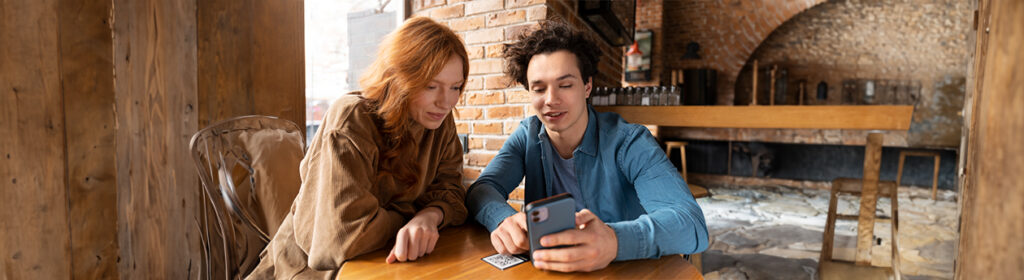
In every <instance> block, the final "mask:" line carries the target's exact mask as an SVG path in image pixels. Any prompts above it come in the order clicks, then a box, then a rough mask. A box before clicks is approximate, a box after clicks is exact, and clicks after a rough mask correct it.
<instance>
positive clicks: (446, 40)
mask: <svg viewBox="0 0 1024 280" xmlns="http://www.w3.org/2000/svg"><path fill="white" fill-rule="evenodd" d="M452 56H458V57H459V58H461V59H462V76H463V77H462V79H463V80H464V81H465V80H466V79H467V77H468V76H469V56H468V55H467V54H466V46H465V45H464V44H463V43H462V40H461V39H459V36H458V35H455V32H453V31H452V30H451V29H448V27H446V26H444V25H441V24H439V23H437V22H435V21H433V20H431V19H429V18H425V17H414V18H411V19H408V20H406V21H405V23H404V24H402V26H401V27H399V28H398V29H397V30H395V31H394V32H392V33H391V34H388V36H387V37H386V38H385V39H384V41H383V42H381V44H380V50H379V51H378V53H377V59H376V60H374V62H373V64H371V65H370V67H369V68H368V69H367V71H366V73H365V74H364V75H363V76H362V78H361V79H360V80H359V84H360V86H362V88H363V90H362V95H363V96H364V97H365V98H366V99H368V100H369V101H370V105H371V107H372V108H373V110H375V112H376V114H377V115H378V116H379V117H380V118H381V119H382V120H383V122H384V124H383V131H384V134H385V139H386V141H387V144H388V145H387V147H386V148H384V149H382V153H381V160H380V165H381V166H380V167H381V168H380V169H379V170H380V173H381V175H385V174H392V175H394V176H395V177H396V178H397V179H399V180H400V181H402V182H404V183H407V184H409V185H410V186H412V185H415V184H416V183H417V182H416V181H417V179H418V178H417V174H418V173H419V168H418V166H416V164H415V162H413V161H411V160H406V161H404V162H399V161H400V160H401V159H402V157H403V156H409V155H412V154H414V153H416V151H415V147H414V146H413V144H412V143H413V139H411V135H410V134H409V131H410V128H411V126H412V125H413V122H414V121H413V120H412V118H411V115H410V114H411V113H410V109H409V99H410V97H411V96H412V95H413V94H418V93H419V92H420V91H422V90H424V89H425V88H426V87H427V85H428V84H429V83H430V81H431V80H433V79H434V77H435V76H437V74H438V73H440V72H441V69H443V68H444V66H445V63H447V62H448V59H450V58H451V57H452Z"/></svg>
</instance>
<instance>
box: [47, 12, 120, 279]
mask: <svg viewBox="0 0 1024 280" xmlns="http://www.w3.org/2000/svg"><path fill="white" fill-rule="evenodd" d="M112 5H113V3H112V2H111V1H71V0H62V1H60V4H59V7H58V15H59V21H60V27H59V28H60V31H61V32H60V64H61V67H60V71H61V73H60V76H61V80H62V88H63V92H64V100H65V102H64V108H63V110H64V119H65V123H66V124H67V125H66V127H67V130H66V133H67V172H68V176H67V192H68V197H67V200H68V208H69V209H70V211H69V217H68V225H69V230H70V232H71V236H70V239H71V275H72V278H75V279H111V278H116V277H117V265H116V264H117V185H116V182H115V175H116V174H115V172H116V170H115V164H114V162H115V159H114V155H115V149H114V132H115V131H114V128H115V126H116V124H115V123H114V72H113V71H114V64H113V58H112V55H113V39H112V38H111V31H112V30H111V29H110V25H109V22H110V11H111V8H112Z"/></svg>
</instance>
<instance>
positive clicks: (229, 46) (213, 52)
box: [196, 0, 256, 128]
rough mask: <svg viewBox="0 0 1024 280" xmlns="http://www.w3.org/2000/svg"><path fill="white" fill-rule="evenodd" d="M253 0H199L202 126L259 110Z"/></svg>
mask: <svg viewBox="0 0 1024 280" xmlns="http://www.w3.org/2000/svg"><path fill="white" fill-rule="evenodd" d="M250 2H251V1H250V0H240V1H234V0H212V1H199V2H197V3H196V5H198V7H197V8H198V13H197V16H196V20H197V22H198V23H197V25H198V30H199V32H198V34H197V35H198V36H199V46H198V48H199V49H198V67H199V70H198V72H199V73H202V75H199V77H198V80H199V100H200V103H199V128H204V127H207V126H209V125H210V124H211V123H213V122H216V121H219V120H224V119H228V118H231V117H235V116H242V115H252V114H256V112H255V111H254V110H253V107H254V105H253V103H254V100H253V92H252V82H251V81H252V73H251V71H250V69H251V68H252V48H253V44H252V35H253V34H252V29H251V27H250V24H251V22H252V5H251V3H250Z"/></svg>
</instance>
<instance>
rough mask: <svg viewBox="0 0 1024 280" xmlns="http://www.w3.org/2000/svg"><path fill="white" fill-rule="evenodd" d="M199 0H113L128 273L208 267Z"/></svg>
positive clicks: (170, 273)
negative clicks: (198, 147) (202, 215)
mask: <svg viewBox="0 0 1024 280" xmlns="http://www.w3.org/2000/svg"><path fill="white" fill-rule="evenodd" d="M196 13H197V12H196V2H195V1H160V0H141V1H137V0H114V18H115V19H117V20H115V21H114V58H115V59H114V77H115V80H114V91H115V97H116V98H115V100H116V104H117V105H116V107H117V115H116V120H117V125H118V127H117V132H116V143H118V144H117V147H116V150H117V226H118V228H119V231H118V240H119V245H120V254H119V257H120V258H121V259H120V261H119V262H118V271H119V272H120V278H122V279H138V278H150V277H154V276H157V277H160V278H168V279H185V278H188V279H196V278H199V276H200V274H199V272H200V271H201V264H202V261H201V258H200V251H199V250H200V240H199V235H198V230H197V228H196V222H195V220H194V216H195V214H194V213H195V212H197V211H196V209H198V205H199V203H200V202H201V200H200V196H199V188H198V187H197V185H198V184H199V177H198V176H197V174H196V168H195V166H194V165H193V162H192V159H191V157H190V156H189V152H188V151H189V148H188V141H189V138H190V137H191V136H192V134H194V133H195V132H196V131H197V130H198V119H199V118H198V113H197V103H198V100H197V91H198V89H197V78H196V76H197V73H196V68H197V65H196V41H195V40H196V38H197V36H196V29H197V28H196Z"/></svg>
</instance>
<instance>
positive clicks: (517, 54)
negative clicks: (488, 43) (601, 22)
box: [502, 19, 600, 88]
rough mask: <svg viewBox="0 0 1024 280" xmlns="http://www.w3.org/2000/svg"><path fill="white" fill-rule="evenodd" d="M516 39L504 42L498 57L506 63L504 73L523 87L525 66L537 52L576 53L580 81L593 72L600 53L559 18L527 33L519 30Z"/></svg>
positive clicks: (585, 37)
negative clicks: (500, 56)
mask: <svg viewBox="0 0 1024 280" xmlns="http://www.w3.org/2000/svg"><path fill="white" fill-rule="evenodd" d="M517 39H518V41H516V42H515V43H512V44H505V50H504V52H503V53H502V57H504V58H505V61H507V62H508V63H507V64H506V65H505V75H508V77H509V78H512V79H513V80H515V81H516V82H518V83H519V84H521V85H523V87H526V88H528V87H529V81H527V80H526V68H527V66H529V65H530V59H531V58H533V56H534V55H537V54H545V53H551V52H556V51H560V50H566V51H569V52H570V53H572V54H574V55H576V66H577V67H578V68H579V69H580V75H582V76H583V77H581V78H582V79H583V82H584V83H586V82H588V81H590V78H591V77H593V76H594V75H595V74H597V62H598V58H599V55H600V54H599V51H598V48H597V44H595V43H594V41H593V40H592V39H591V38H590V37H589V36H587V34H586V33H584V32H583V31H582V30H579V29H577V28H575V27H572V26H570V25H568V24H567V23H565V22H564V21H562V20H560V19H552V20H547V21H544V22H542V23H541V24H540V28H538V29H537V30H535V31H533V32H531V33H529V34H527V33H523V34H521V35H519V38H517Z"/></svg>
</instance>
